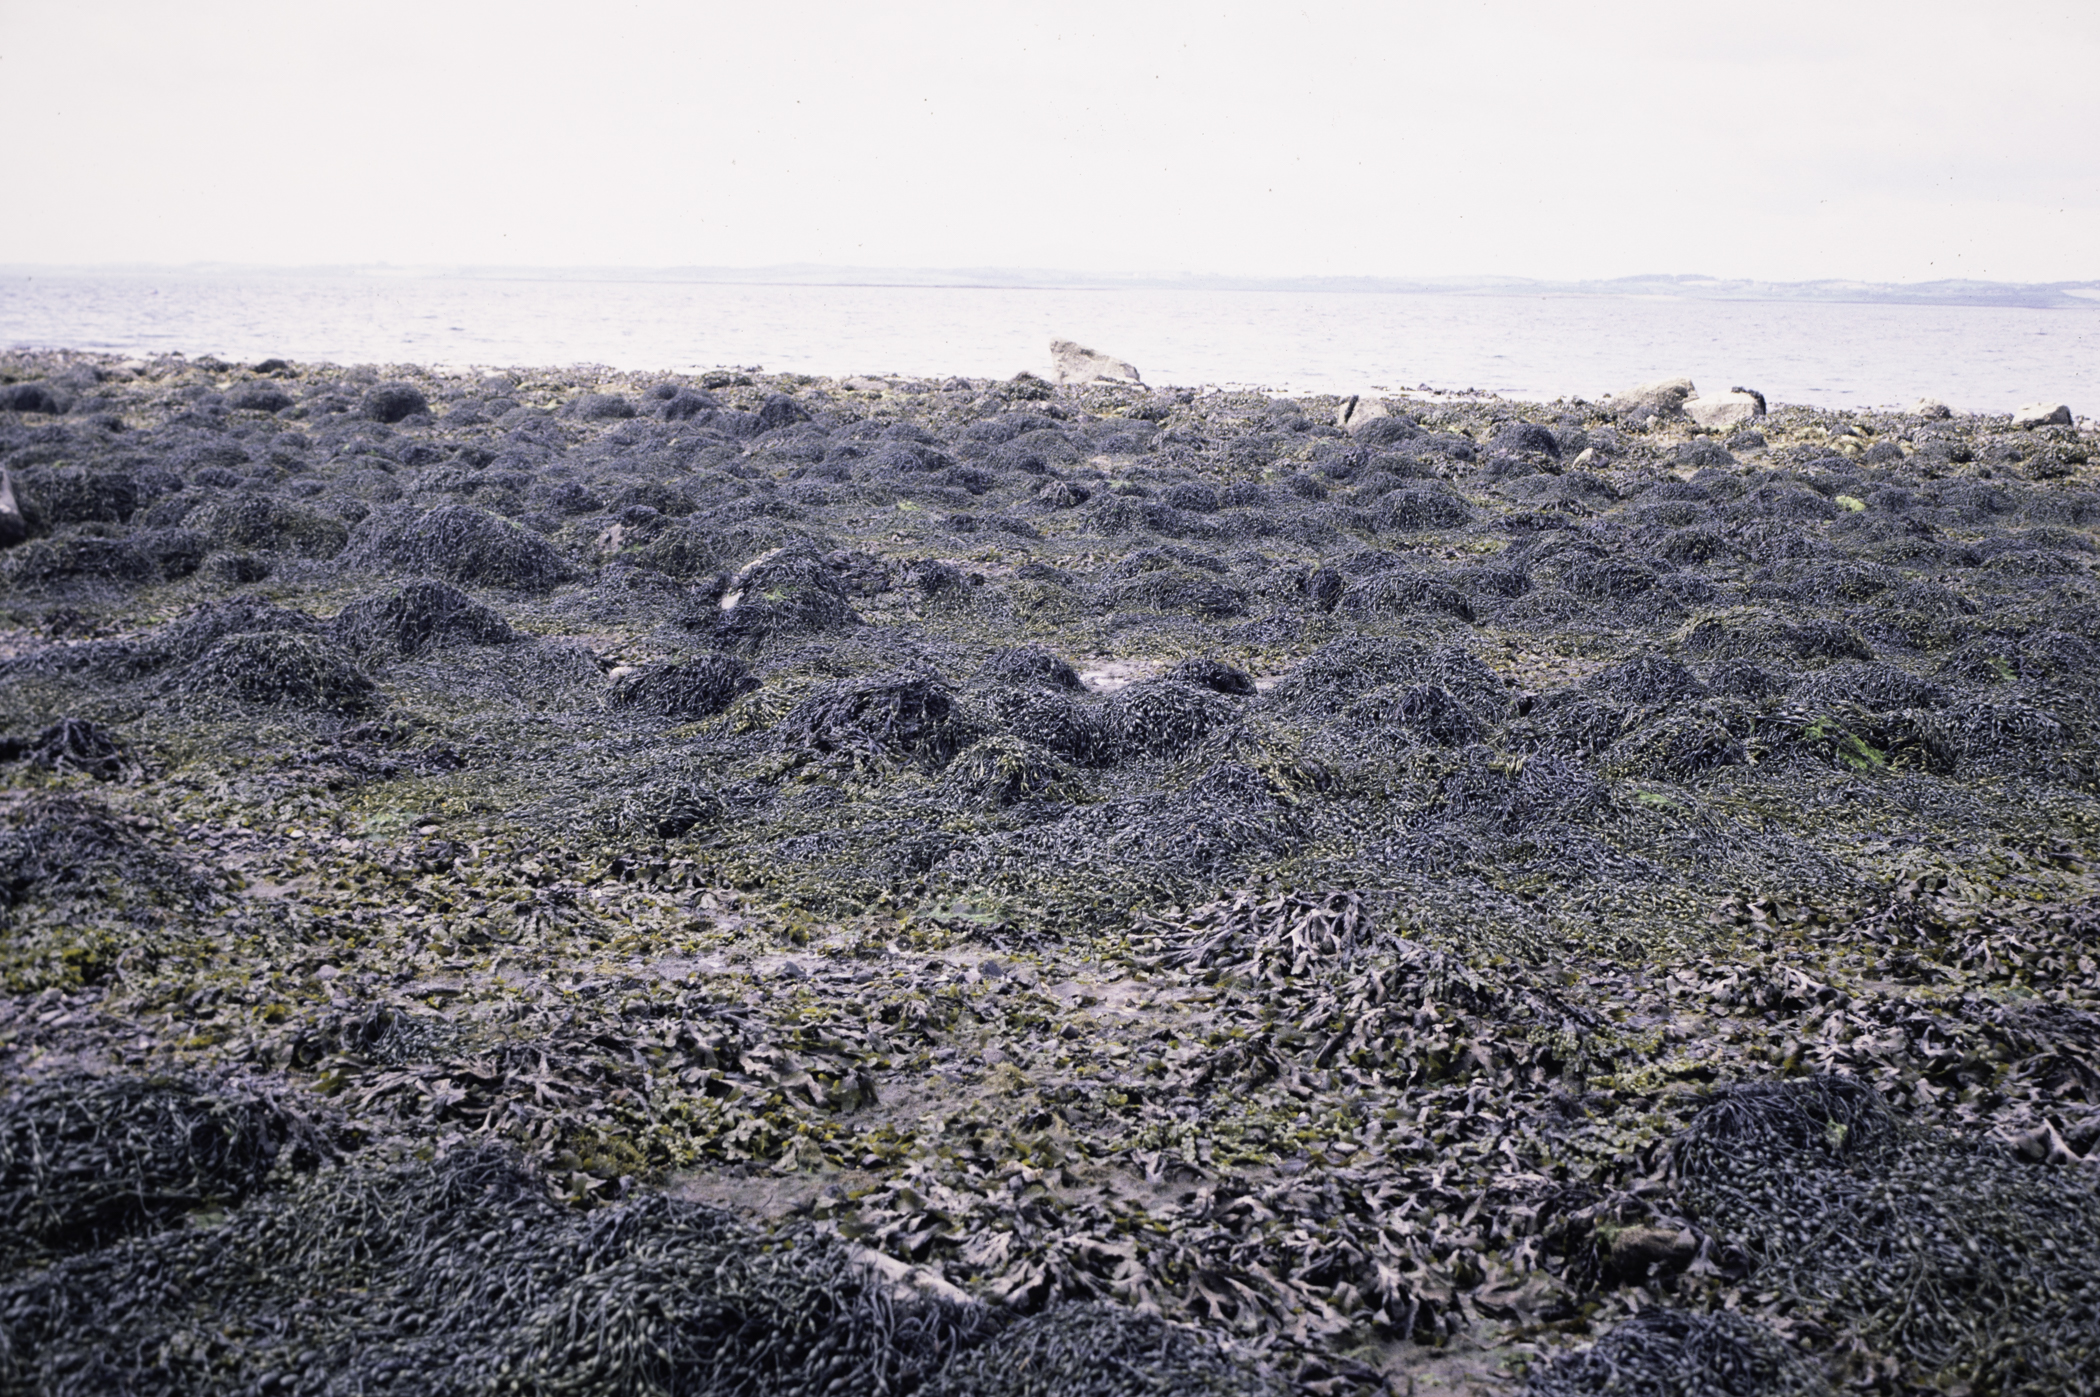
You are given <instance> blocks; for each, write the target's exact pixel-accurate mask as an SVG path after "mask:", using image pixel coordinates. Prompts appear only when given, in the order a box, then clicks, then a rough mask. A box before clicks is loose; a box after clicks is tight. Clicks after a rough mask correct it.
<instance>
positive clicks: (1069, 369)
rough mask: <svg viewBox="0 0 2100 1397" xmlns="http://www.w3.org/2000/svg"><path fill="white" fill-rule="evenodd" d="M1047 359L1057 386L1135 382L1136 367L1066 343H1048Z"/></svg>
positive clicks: (1069, 342) (1136, 380) (1062, 341)
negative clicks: (1051, 364)
mask: <svg viewBox="0 0 2100 1397" xmlns="http://www.w3.org/2000/svg"><path fill="white" fill-rule="evenodd" d="M1050 358H1051V360H1052V361H1053V362H1054V363H1055V364H1056V366H1057V381H1058V382H1059V383H1072V384H1079V383H1136V382H1138V381H1139V379H1138V371H1137V367H1136V366H1135V365H1133V364H1126V363H1124V362H1123V361H1122V360H1121V359H1117V358H1113V357H1111V356H1109V355H1107V354H1097V353H1095V352H1094V351H1093V350H1091V349H1088V348H1086V347H1085V346H1084V345H1078V344H1074V343H1072V341H1070V340H1052V341H1050Z"/></svg>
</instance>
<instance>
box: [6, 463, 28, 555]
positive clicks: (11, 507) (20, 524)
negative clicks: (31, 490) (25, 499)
mask: <svg viewBox="0 0 2100 1397" xmlns="http://www.w3.org/2000/svg"><path fill="white" fill-rule="evenodd" d="M28 537H29V521H28V520H26V519H24V518H23V517H22V505H21V502H20V501H19V500H17V499H16V498H15V481H14V477H13V476H11V475H9V474H8V472H7V471H6V470H5V469H0V548H12V547H14V546H15V545H16V544H18V543H20V542H21V541H22V540H23V539H25V538H28Z"/></svg>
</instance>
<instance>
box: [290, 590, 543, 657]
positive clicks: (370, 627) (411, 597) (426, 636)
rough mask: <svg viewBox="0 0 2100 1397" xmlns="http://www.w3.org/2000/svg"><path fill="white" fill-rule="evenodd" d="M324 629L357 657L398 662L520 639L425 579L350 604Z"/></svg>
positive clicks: (463, 597) (489, 614)
mask: <svg viewBox="0 0 2100 1397" xmlns="http://www.w3.org/2000/svg"><path fill="white" fill-rule="evenodd" d="M328 629H329V631H330V633H331V634H333V635H334V636H335V637H336V638H338V639H339V640H341V641H342V642H343V643H344V644H346V645H348V646H350V647H351V648H352V649H353V650H356V651H358V652H359V653H361V654H367V655H373V656H385V657H387V658H400V659H409V658H412V657H413V656H416V655H420V654H422V653H423V652H424V651H426V650H430V649H434V648H436V647H439V646H443V645H510V644H513V643H515V642H517V641H520V640H522V639H524V637H523V636H520V635H519V634H518V633H517V632H516V631H514V630H512V629H511V628H510V624H509V623H508V622H507V621H505V620H504V619H503V618H502V617H501V616H500V615H498V614H497V613H496V612H495V611H494V610H493V609H492V608H490V607H487V606H483V605H482V604H481V603H480V602H477V601H475V600H474V599H473V598H471V597H469V596H468V595H467V594H466V593H464V592H462V591H460V590H459V589H458V588H457V587H453V586H450V585H449V584H447V583H443V582H435V581H431V580H430V579H427V578H425V579H420V580H418V581H415V582H411V583H409V584H408V585H407V586H405V587H401V588H399V589H397V590H395V591H392V592H387V593H383V594H381V595H379V596H376V597H363V598H360V599H359V600H357V601H354V602H351V603H350V604H349V605H348V606H346V607H344V608H343V609H342V610H341V611H340V612H338V613H336V617H335V619H334V620H333V621H332V622H330V623H329V627H328Z"/></svg>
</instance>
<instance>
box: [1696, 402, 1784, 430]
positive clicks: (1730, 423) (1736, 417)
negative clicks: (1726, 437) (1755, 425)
mask: <svg viewBox="0 0 2100 1397" xmlns="http://www.w3.org/2000/svg"><path fill="white" fill-rule="evenodd" d="M1764 411H1765V405H1764V404H1763V403H1762V402H1760V401H1759V400H1758V399H1757V398H1756V397H1755V396H1754V395H1752V394H1749V393H1742V392H1729V393H1716V394H1714V395H1713V396H1712V397H1711V398H1698V397H1694V398H1687V399H1685V401H1684V413H1685V416H1687V417H1689V418H1691V419H1692V421H1694V422H1696V423H1698V424H1699V425H1700V426H1702V427H1704V428H1706V429H1707V430H1708V431H1719V430H1720V429H1721V428H1723V427H1739V426H1741V425H1742V424H1743V423H1745V422H1748V421H1750V420H1751V419H1753V418H1757V417H1762V416H1763V415H1764Z"/></svg>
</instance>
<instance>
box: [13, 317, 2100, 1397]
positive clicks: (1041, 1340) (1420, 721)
mask: <svg viewBox="0 0 2100 1397" xmlns="http://www.w3.org/2000/svg"><path fill="white" fill-rule="evenodd" d="M1057 357H1058V361H1059V364H1060V368H1061V377H1062V379H1063V381H1061V382H1052V381H1048V380H1044V379H1041V378H1036V377H1032V376H1029V375H1022V376H1020V377H1017V378H1015V379H1012V380H1006V381H985V380H965V379H960V378H956V379H948V380H945V381H932V380H912V379H902V378H895V377H885V376H869V377H856V378H851V379H845V380H827V379H814V378H808V377H804V376H797V375H768V374H761V373H757V372H753V371H745V370H738V369H723V370H719V371H715V372H711V373H707V374H695V375H669V374H628V373H614V372H610V371H595V370H588V369H567V370H534V371H522V372H521V371H511V372H503V373H494V372H486V373H484V372H435V371H429V370H424V369H418V368H415V367H413V366H391V367H385V368H351V369H344V368H340V367H335V366H326V365H302V364H291V363H285V362H281V361H276V360H271V361H266V362H263V363H259V364H252V365H241V364H227V363H221V362H217V361H214V360H209V359H199V360H186V359H183V358H180V357H169V358H162V359H155V360H152V361H121V362H120V361H118V360H116V359H114V358H112V357H108V356H96V355H90V354H74V353H56V352H54V353H42V354H14V355H11V356H0V1081H4V1082H5V1083H6V1087H5V1090H4V1094H0V1392H6V1393H15V1392H22V1393H30V1392H36V1393H82V1394H85V1393H106V1392H115V1391H122V1392H139V1393H147V1392H167V1393H177V1392H181V1393H196V1392H210V1393H228V1394H233V1393H243V1394H245V1393H287V1394H307V1393H311V1394H324V1393H325V1394H351V1393H358V1394H368V1393H385V1392H416V1393H454V1392H457V1393H468V1392H475V1393H479V1392H498V1391H502V1392H546V1393H554V1392H564V1393H601V1392H603V1393H676V1394H701V1393H706V1394H714V1393H759V1392H764V1393H800V1392H807V1393H829V1394H861V1393H868V1394H874V1393H900V1394H901V1393H912V1392H922V1393H941V1394H957V1397H960V1394H965V1393H967V1394H1009V1393H1011V1394H1023V1393H1027V1394H1035V1393H1043V1394H1050V1393H1058V1394H1068V1393H1113V1394H1125V1393H1129V1394H1138V1393H1155V1392H1159V1393H1163V1392H1175V1393H1180V1392H1216V1393H1247V1394H1254V1393H1261V1394H1269V1393H1284V1392H1304V1393H1337V1394H1339V1393H1375V1392H1396V1393H1406V1392H1414V1393H1423V1394H1427V1393H1432V1392H1439V1391H1452V1392H1457V1391H1473V1392H1518V1391H1529V1392H1532V1393H1536V1394H1542V1397H1559V1395H1560V1394H1574V1393H1604V1392H1622V1391H1624V1392H1640V1393H1693V1392H1701V1393H1704V1392H1727V1393H1731V1394H1752V1393H1758V1394H1762V1393H1794V1392H1819V1391H1835V1390H1837V1389H1839V1388H1845V1389H1856V1390H1860V1391H1873V1392H1881V1393H1888V1394H1898V1393H1915V1392H1925V1391H1931V1392H1942V1393H1954V1392H1969V1393H1973V1394H1983V1393H2034V1394H2043V1393H2050V1394H2054V1393H2063V1392H2082V1391H2093V1390H2095V1389H2096V1382H2095V1379H2094V1377H2093V1376H2092V1375H2093V1373H2094V1372H2096V1371H2100V1341H2096V1338H2095V1336H2096V1334H2100V1047H2096V1045H2100V875H2096V871H2095V867H2094V862H2093V861H2094V858H2095V845H2096V842H2100V744H2096V738H2100V716H2096V715H2100V578H2096V577H2095V558H2096V555H2100V464H2096V463H2095V461H2094V459H2093V457H2094V453H2095V451H2096V449H2100V441H2096V433H2095V431H2094V430H2093V428H2092V426H2091V425H2090V424H2089V423H2088V424H2081V423H2079V422H2078V421H2076V420H2075V419H2073V418H2072V415H2071V413H2070V412H2069V410H2068V409H2062V410H2059V409H2058V408H2057V405H2055V404H2046V403H2045V404H2039V405H2037V406H2036V408H2035V409H2034V410H2027V409H2023V410H2022V412H2021V413H2020V414H2019V415H2018V416H2016V417H2014V416H2005V417H1981V416H1962V415H1956V414H1952V413H1950V412H1948V411H1947V410H1946V409H1945V408H1944V407H1941V406H1939V405H1937V404H1931V403H1921V404H1919V405H1918V408H1917V409H1916V410H1915V411H1912V412H1908V413H1893V412H1891V413H1833V412H1827V411H1820V410H1816V409H1812V408H1807V407H1801V406H1792V405H1786V404H1780V403H1767V402H1766V401H1765V400H1764V398H1763V396H1762V395H1761V394H1759V393H1757V392H1756V391H1755V390H1754V388H1747V387H1745V388H1733V389H1731V390H1729V391H1728V392H1725V393H1722V392H1718V391H1715V390H1714V388H1713V386H1711V385H1709V388H1708V391H1706V392H1705V393H1701V392H1700V390H1699V389H1697V388H1696V387H1694V386H1693V385H1692V384H1690V383H1688V382H1685V381H1682V380H1677V381H1669V382H1664V383H1659V384H1651V385H1645V386H1643V387H1641V388H1639V389H1634V390H1629V391H1628V392H1626V393H1623V394H1619V395H1615V396H1614V397H1612V398H1609V399H1606V400H1603V401H1600V402H1584V401H1579V400H1564V401H1560V402H1554V403H1514V402H1507V401H1503V400H1499V399H1494V398H1483V397H1459V396H1449V397H1435V398H1428V397H1422V398H1407V397H1398V396H1395V397H1390V398H1372V397H1369V396H1364V397H1358V398H1348V399H1336V398H1299V399H1295V400H1293V399H1285V398H1281V397H1276V396H1272V395H1264V394H1257V393H1220V392H1202V391H1194V390H1187V389H1173V388H1152V387H1148V386H1146V385H1145V384H1144V383H1143V382H1142V381H1141V380H1140V375H1139V373H1138V371H1137V369H1136V368H1134V367H1133V366H1131V365H1128V364H1125V363H1122V362H1121V361H1119V360H1116V359H1114V358H1113V357H1112V356H1107V355H1099V354H1094V353H1093V352H1092V351H1090V350H1085V349H1082V348H1081V347H1079V346H1076V345H1063V344H1061V346H1060V347H1059V349H1058V350H1057Z"/></svg>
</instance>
